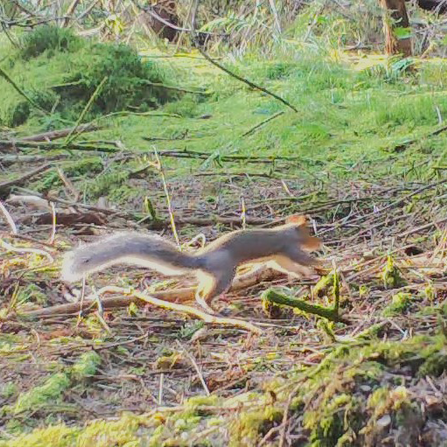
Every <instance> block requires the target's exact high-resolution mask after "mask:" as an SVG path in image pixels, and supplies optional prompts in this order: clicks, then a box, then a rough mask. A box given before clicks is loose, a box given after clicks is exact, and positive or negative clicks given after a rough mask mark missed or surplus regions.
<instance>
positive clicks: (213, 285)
mask: <svg viewBox="0 0 447 447" xmlns="http://www.w3.org/2000/svg"><path fill="white" fill-rule="evenodd" d="M235 273H236V272H235V271H234V270H230V271H225V272H222V273H221V274H220V275H211V274H209V273H207V272H202V271H201V272H200V274H198V275H197V277H198V279H199V286H198V287H197V290H196V295H195V297H196V302H197V304H199V305H200V306H201V307H202V308H203V309H205V310H206V311H207V312H208V313H211V314H216V311H215V310H214V309H213V308H212V307H211V304H212V300H213V298H216V297H218V296H219V295H222V294H223V293H225V292H227V291H228V290H229V289H230V287H231V284H232V282H233V278H234V276H235Z"/></svg>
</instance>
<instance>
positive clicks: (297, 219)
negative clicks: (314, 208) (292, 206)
mask: <svg viewBox="0 0 447 447" xmlns="http://www.w3.org/2000/svg"><path fill="white" fill-rule="evenodd" d="M286 223H287V224H291V223H293V224H295V225H298V226H300V227H302V226H304V225H306V224H307V220H306V217H305V216H303V215H301V214H293V215H292V216H289V217H288V218H287V219H286Z"/></svg>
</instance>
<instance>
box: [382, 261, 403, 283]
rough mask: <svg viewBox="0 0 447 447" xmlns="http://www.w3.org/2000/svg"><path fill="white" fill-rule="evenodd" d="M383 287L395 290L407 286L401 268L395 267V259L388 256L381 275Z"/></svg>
mask: <svg viewBox="0 0 447 447" xmlns="http://www.w3.org/2000/svg"><path fill="white" fill-rule="evenodd" d="M381 277H382V280H383V285H384V287H385V288H386V289H395V288H397V287H402V286H403V285H405V281H404V280H403V278H402V275H401V273H400V270H399V268H398V267H397V266H396V265H395V263H394V259H393V258H392V257H391V256H388V258H387V262H386V265H385V268H384V269H383V271H382V274H381Z"/></svg>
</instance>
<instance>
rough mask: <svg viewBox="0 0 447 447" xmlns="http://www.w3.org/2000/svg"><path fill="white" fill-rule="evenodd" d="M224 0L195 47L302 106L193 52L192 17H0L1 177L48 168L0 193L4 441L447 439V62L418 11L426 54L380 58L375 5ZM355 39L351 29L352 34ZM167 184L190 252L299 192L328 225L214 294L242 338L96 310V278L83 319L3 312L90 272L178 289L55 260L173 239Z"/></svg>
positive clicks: (139, 312) (348, 442)
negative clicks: (312, 266) (21, 20)
mask: <svg viewBox="0 0 447 447" xmlns="http://www.w3.org/2000/svg"><path fill="white" fill-rule="evenodd" d="M217 3H219V5H217ZM227 3H231V5H232V6H231V8H232V9H231V10H228V9H227V10H225V13H221V17H219V18H216V17H215V15H218V14H219V13H217V12H215V10H214V9H213V10H212V11H211V6H210V5H208V3H207V1H206V0H205V2H203V3H202V2H201V5H200V8H199V9H198V11H197V24H198V27H200V31H201V32H203V31H210V32H212V33H213V34H212V35H211V36H210V42H209V43H208V45H205V46H204V50H205V51H207V52H208V54H210V55H211V56H212V57H213V58H214V59H216V61H218V62H219V63H221V64H222V65H223V66H225V67H227V68H228V69H230V70H231V71H233V72H234V73H236V74H237V75H238V76H241V77H243V78H247V79H249V80H250V81H252V82H254V83H256V84H258V85H260V86H262V87H264V88H266V89H268V90H269V91H271V92H274V93H275V94H277V95H280V96H281V97H282V98H284V99H285V100H286V101H288V102H289V103H290V104H292V105H293V106H294V107H296V109H297V110H298V113H296V112H294V111H293V110H292V109H291V108H288V107H286V106H285V105H284V104H282V103H281V102H279V101H277V100H276V99H275V98H273V97H272V96H270V95H268V94H266V93H265V92H261V91H259V90H257V89H254V88H252V87H249V86H248V85H246V84H244V83H241V82H240V81H239V80H237V79H235V78H233V77H231V76H229V75H228V74H226V73H224V72H223V71H221V70H219V69H218V68H217V67H216V66H214V65H212V64H210V63H209V62H208V61H207V60H206V59H204V58H203V57H202V55H201V54H200V52H199V51H197V50H191V48H190V47H189V46H188V45H189V43H190V42H189V40H188V39H190V36H188V33H184V34H185V35H182V36H179V40H178V41H177V42H175V43H170V44H168V43H167V42H165V41H162V40H161V39H160V40H157V41H156V43H157V45H155V44H154V40H153V36H152V35H151V36H150V39H149V38H148V36H143V38H142V34H141V29H140V28H138V27H137V25H136V23H134V24H133V25H132V30H131V31H128V34H126V37H125V38H124V37H123V34H122V31H120V30H122V29H125V28H126V26H127V25H126V24H127V22H126V20H125V15H124V14H123V15H122V16H119V15H118V14H115V13H114V12H113V14H112V11H107V12H105V11H102V10H101V9H96V8H102V7H103V6H98V7H95V6H94V9H93V13H92V14H91V15H88V14H87V15H88V20H87V22H86V23H85V22H82V21H81V22H82V25H83V26H84V27H86V28H88V29H89V30H90V29H95V28H93V27H94V26H96V25H98V21H99V22H100V23H101V26H100V27H99V29H100V30H101V31H99V32H100V33H101V34H100V39H99V38H97V36H96V37H93V38H91V39H87V38H85V37H82V36H79V35H76V34H75V32H74V31H72V30H78V29H79V27H80V25H79V23H81V22H79V23H77V24H76V25H74V24H73V26H71V28H64V27H55V26H48V25H44V26H36V27H34V29H33V30H32V31H28V28H26V27H24V28H25V29H26V31H24V30H17V31H16V29H15V28H14V27H12V30H13V32H12V34H11V35H9V38H8V37H7V36H6V34H5V35H1V36H0V53H1V54H2V56H1V59H0V68H1V69H2V70H3V72H0V91H1V92H2V101H1V102H0V132H1V138H0V140H1V141H0V143H1V144H2V145H3V146H2V147H4V148H5V150H4V153H2V155H1V158H2V160H1V166H2V169H3V170H2V173H1V174H0V183H2V182H7V181H10V180H11V179H16V178H19V177H20V176H21V175H22V174H24V173H25V172H28V171H30V170H32V169H34V168H35V167H38V166H41V165H42V164H47V163H48V164H49V166H48V169H46V170H44V171H43V172H41V173H40V174H39V175H36V176H34V177H31V178H29V179H27V180H26V181H24V182H20V183H18V184H17V185H15V186H14V187H13V188H12V189H11V190H9V189H8V188H5V189H4V190H2V191H0V193H1V194H2V196H1V201H2V204H3V203H4V204H5V207H6V209H7V210H8V211H9V212H10V213H11V216H12V217H11V218H12V220H13V221H14V222H15V223H16V226H17V228H18V233H19V235H18V236H17V235H14V234H12V231H11V232H10V228H8V227H5V228H3V227H2V228H1V230H2V236H1V238H2V239H1V241H0V242H2V244H3V240H4V241H7V243H8V244H10V247H8V246H7V245H2V248H1V250H2V252H1V253H0V275H2V280H1V281H0V296H2V303H1V306H0V307H1V308H0V365H1V366H2V367H1V368H0V383H1V385H0V415H1V416H2V418H3V419H4V423H3V424H2V427H1V428H2V430H1V431H0V447H19V446H22V445H23V446H30V447H41V446H42V447H43V446H49V447H71V446H90V445H95V446H96V445H98V446H103V447H109V446H119V447H139V446H141V447H143V446H146V445H147V446H151V447H158V446H162V447H174V446H175V447H177V446H191V445H193V446H210V447H215V446H216V447H220V446H222V447H223V446H227V445H230V446H243V447H244V446H246V447H252V446H257V445H260V444H262V443H263V444H262V445H265V446H276V445H283V446H284V447H286V446H289V445H292V444H291V443H293V442H294V440H296V442H297V443H301V444H302V445H305V446H309V447H335V446H337V447H341V446H346V447H347V446H353V447H356V446H364V445H381V444H382V443H386V442H388V443H390V445H391V444H393V445H418V443H420V442H422V443H425V445H433V446H435V445H443V443H445V442H447V438H446V437H445V430H444V425H443V424H444V422H443V421H445V420H446V418H447V406H446V404H445V399H443V396H442V392H441V391H442V390H443V389H444V388H445V384H444V382H445V379H444V377H445V374H446V370H447V346H446V339H447V338H446V337H447V319H446V317H447V301H446V299H447V292H446V287H445V262H446V261H445V259H446V253H445V247H446V234H445V230H444V226H445V212H444V209H445V205H446V202H447V199H446V197H447V195H446V182H445V179H446V177H445V171H446V166H447V151H446V144H447V131H445V129H444V127H443V126H444V121H445V117H446V116H447V91H446V81H447V75H446V73H447V71H446V69H447V61H446V60H445V59H441V58H436V57H432V56H433V55H439V54H442V51H444V49H445V45H446V41H445V38H444V37H443V36H441V34H442V33H441V31H440V29H438V28H435V31H434V32H433V33H432V34H433V36H434V37H433V39H432V40H431V41H430V47H429V48H426V47H424V46H423V44H422V43H421V42H420V41H419V40H417V39H415V46H416V47H417V48H418V52H417V54H423V55H424V58H419V57H417V56H416V57H414V58H411V59H405V60H402V59H401V58H399V57H395V58H394V57H392V58H386V57H384V56H382V55H379V54H376V52H375V50H376V47H375V46H374V45H372V44H371V46H372V49H371V48H370V46H369V43H370V42H375V41H376V40H377V39H378V36H381V34H379V33H381V26H382V20H381V17H380V15H379V13H378V11H377V9H376V6H377V5H376V3H377V2H375V3H374V5H375V6H374V5H372V2H356V3H355V4H354V3H353V4H352V8H348V11H347V12H346V11H345V9H342V10H341V11H342V12H343V13H345V15H349V17H348V18H347V17H345V16H344V15H343V14H341V13H340V12H339V11H337V9H338V8H334V6H333V5H332V4H331V6H327V8H328V9H327V10H325V11H326V12H325V13H324V14H322V12H321V11H322V10H323V9H322V5H323V3H322V2H318V1H316V2H311V3H312V4H311V5H310V6H306V7H303V8H302V10H301V11H300V12H294V14H295V16H293V14H292V12H291V10H290V9H288V6H286V5H283V9H280V10H279V11H278V12H277V13H278V14H279V15H280V17H281V15H282V17H283V21H282V22H281V23H279V24H278V23H276V21H275V14H276V13H275V11H272V10H271V6H270V9H269V8H264V7H260V8H258V9H257V11H255V12H252V11H251V9H252V8H251V9H250V10H247V11H245V10H244V9H243V8H242V6H241V5H240V3H243V2H227ZM272 3H273V4H277V3H279V2H272ZM284 3H287V2H284ZM329 3H330V2H329ZM269 4H270V3H269ZM204 5H207V6H209V11H208V10H206V7H205V6H204ZM365 5H366V6H365ZM183 6H184V5H183ZM213 6H215V9H216V10H219V8H221V9H222V8H223V7H222V5H221V4H220V2H216V5H213ZM323 6H324V5H323ZM84 7H85V5H83V2H81V4H80V5H79V8H84ZM188 7H189V6H188ZM240 7H241V8H242V12H243V13H241V10H239V9H238V8H240ZM365 8H367V9H366V11H368V13H371V17H372V18H371V20H370V21H365V20H364V14H365ZM3 9H4V10H3ZM5 11H6V9H5V8H4V7H3V6H1V5H0V18H1V16H2V14H4V13H5V14H6V12H5ZM8 11H9V12H8V14H9V13H10V14H12V12H11V10H10V7H8ZM82 11H83V12H85V10H83V9H82ZM180 12H181V13H182V14H185V11H184V10H181V11H180ZM348 12H349V14H348ZM127 13H129V12H128V11H126V14H127ZM131 13H135V11H133V12H132V11H131ZM129 14H130V13H129ZM188 14H189V13H188ZM252 14H254V15H252ZM285 14H289V15H290V17H289V16H288V17H287V20H286V19H285V18H284V15H285ZM423 14H425V13H421V12H419V13H418V15H412V17H413V18H417V20H419V22H417V23H418V24H419V26H420V27H422V26H423V25H421V23H422V24H425V22H424V21H423V20H422V19H424V20H425V17H426V16H424V15H423ZM428 17H429V18H430V20H433V21H435V18H433V17H432V16H428ZM11 18H12V16H11ZM361 18H363V20H360V19H361ZM27 20H33V18H32V17H28V18H27ZM430 20H428V19H427V23H429V22H430ZM436 20H437V19H436ZM366 22H368V23H366ZM430 23H431V22H430ZM434 23H438V22H434ZM285 24H287V26H286V25H285ZM134 25H135V30H134V28H133V26H134ZM278 25H281V26H283V30H282V31H281V32H279V31H278V30H277V26H278ZM424 26H425V25H424ZM427 26H428V25H427ZM433 26H435V25H433ZM436 26H437V25H436ZM267 28H268V29H267ZM421 30H422V31H421ZM219 33H223V34H224V36H222V37H221V36H220V35H219ZM424 33H425V28H418V34H417V36H419V35H422V34H424ZM427 35H428V36H431V34H430V33H428V34H427ZM228 36H229V37H228ZM151 39H152V40H151ZM219 39H220V40H219ZM124 42H127V43H124ZM148 42H150V43H148ZM359 42H360V43H366V44H367V45H366V47H365V48H367V49H365V50H363V49H358V48H356V49H354V50H352V45H356V44H357V43H359ZM380 42H381V41H380ZM380 45H382V43H380ZM418 45H419V46H418ZM347 46H349V47H351V48H350V49H349V48H346V47H347ZM260 48H262V51H261V50H260ZM87 123H91V124H92V125H94V126H95V127H94V128H92V129H90V130H89V131H85V132H81V133H77V131H75V132H69V133H68V135H67V134H64V135H63V136H62V137H61V138H56V137H54V136H53V137H51V138H49V141H46V140H45V141H41V142H38V143H35V142H32V143H30V142H29V141H28V142H27V141H26V140H23V139H22V138H23V137H27V136H31V135H35V134H39V133H41V132H45V131H53V130H56V131H58V130H61V129H65V128H73V127H78V126H80V125H84V124H87ZM77 130H80V127H78V129H77ZM84 130H85V129H84ZM8 140H9V141H10V140H14V141H15V145H13V144H11V143H10V142H8ZM16 156H19V157H35V160H34V161H33V162H28V161H26V160H29V158H28V159H22V161H18V160H19V159H18V158H17V159H14V157H16ZM23 160H25V161H23ZM56 168H58V169H56ZM166 191H167V193H168V194H169V199H170V207H171V209H172V211H173V217H174V219H175V221H176V223H177V224H178V227H177V231H178V234H179V237H180V242H181V245H182V249H184V250H189V249H191V250H192V249H193V248H192V247H194V248H196V247H198V246H199V245H200V243H201V239H200V238H197V237H196V236H198V235H199V234H200V236H201V237H202V236H204V239H205V240H206V243H208V242H209V241H210V240H212V239H214V238H215V237H217V236H218V235H219V234H221V233H223V232H225V231H228V230H229V229H236V228H240V227H243V226H247V227H250V226H252V224H253V222H255V223H256V224H259V225H264V224H265V223H267V225H268V224H270V223H271V222H277V221H279V219H280V218H282V217H284V216H287V215H289V214H292V213H295V212H299V213H304V214H309V215H310V216H311V218H312V220H311V222H312V225H313V229H312V231H314V232H316V233H317V235H318V236H319V237H321V239H322V240H323V241H324V243H325V246H324V248H323V249H322V250H321V252H320V253H318V257H320V258H321V259H322V261H323V262H322V264H323V265H322V266H321V269H317V275H315V277H311V278H306V279H303V280H301V279H298V280H296V279H295V278H287V277H285V276H284V277H282V278H275V279H274V282H271V281H270V279H269V280H266V281H264V280H260V281H259V283H258V284H256V285H255V286H254V287H250V288H249V289H243V290H241V291H238V292H232V293H231V294H228V296H225V297H221V298H220V299H219V300H217V301H219V302H218V303H217V305H218V306H220V309H224V311H225V312H228V313H229V315H230V316H232V317H235V318H241V319H246V320H248V321H250V320H252V321H253V323H254V324H257V325H259V327H262V329H263V330H264V331H265V332H264V334H263V335H261V336H259V337H254V336H253V335H251V334H250V335H247V334H246V333H244V332H241V331H238V330H235V329H232V328H228V327H225V328H222V327H219V326H216V325H209V324H205V323H203V322H202V321H197V320H193V319H191V318H185V317H184V316H183V315H182V314H180V313H176V312H172V313H169V314H168V313H167V312H166V311H163V310H160V309H156V308H155V307H153V306H147V307H144V306H141V305H140V303H138V302H135V303H132V304H131V305H130V306H128V307H127V308H125V309H121V310H119V309H110V308H107V307H106V308H103V307H102V304H101V303H103V301H101V300H102V298H104V297H105V296H106V295H105V296H104V297H103V296H101V300H98V301H95V304H94V306H93V307H92V308H91V309H89V311H90V313H89V314H88V315H87V314H84V313H83V312H78V311H77V310H76V311H75V312H73V313H72V314H70V315H67V314H65V313H60V314H56V315H53V316H51V318H48V319H45V320H44V321H38V320H33V321H31V319H27V320H26V319H24V318H23V319H22V318H20V317H21V315H23V314H22V313H24V312H26V311H29V310H32V309H36V308H39V307H45V306H53V305H61V304H66V303H67V302H71V301H75V300H76V299H77V298H79V297H80V296H81V295H82V293H83V292H85V294H84V295H82V297H83V298H82V299H85V298H86V297H88V299H91V297H92V296H93V297H95V299H96V291H97V290H98V289H100V288H101V287H102V286H108V285H126V286H128V287H135V288H137V287H138V288H140V287H141V288H147V290H148V293H152V292H154V291H161V290H172V289H173V288H183V287H188V286H190V285H191V284H192V281H189V278H186V279H185V278H183V276H182V277H180V278H174V279H166V278H164V277H162V276H158V275H156V274H153V272H147V271H145V270H142V269H139V268H128V267H126V266H114V267H113V268H111V269H110V270H107V271H106V272H102V273H101V274H100V275H97V276H93V277H92V278H89V279H88V281H87V285H86V289H85V290H84V291H82V292H81V287H80V286H79V284H75V285H74V286H73V288H72V289H71V288H68V287H67V285H66V284H64V283H62V282H61V281H60V279H59V266H60V259H61V255H62V252H63V251H65V250H66V249H67V248H68V247H72V246H76V245H77V244H78V243H79V241H81V240H83V241H84V240H85V241H90V240H93V239H94V238H96V237H97V235H98V234H104V233H109V232H114V231H121V230H129V229H136V230H137V231H147V230H154V231H159V230H163V233H167V235H166V236H167V237H170V234H169V228H170V218H171V217H172V216H171V215H170V211H171V209H169V207H168V204H167V202H168V201H167V193H166ZM10 193H11V194H10ZM16 193H18V194H29V195H32V194H43V195H44V196H45V195H46V194H48V195H50V196H52V197H53V198H56V199H58V201H57V202H54V205H55V208H54V209H52V208H51V207H50V206H49V205H48V203H47V202H46V201H45V200H44V201H43V202H44V204H42V203H41V204H40V206H41V207H40V208H38V209H37V210H34V208H33V207H32V205H30V204H27V203H25V204H23V205H17V206H15V205H13V203H12V202H10V201H8V199H10V197H11V196H12V194H16ZM73 202H75V203H73ZM86 206H87V207H86ZM4 215H5V214H3V213H2V214H1V215H0V219H3V216H4ZM54 218H55V223H56V225H54ZM78 218H79V220H78ZM98 218H99V219H98ZM83 219H84V220H83ZM92 221H93V222H95V223H94V224H92V223H91V222H92ZM1 222H2V224H3V220H2V221H1ZM98 222H99V223H98ZM9 225H10V226H11V224H10V223H9ZM165 230H167V231H165ZM193 238H194V241H192V239H193ZM199 239H200V240H199ZM191 241H192V243H191V244H190V245H191V246H192V247H189V246H188V244H189V243H190V242H191ZM11 246H12V248H11ZM51 257H53V258H54V259H55V262H51ZM326 261H328V262H326ZM334 272H336V273H334ZM271 286H272V287H274V289H269V287H271ZM3 297H4V298H3ZM108 297H110V296H108ZM263 297H264V298H267V299H264V300H262V298H263ZM115 298H119V297H118V295H112V299H115ZM268 298H269V299H270V300H268ZM262 307H264V313H265V314H266V315H267V317H266V315H262ZM293 307H298V308H299V310H291V308H293ZM339 307H340V308H339ZM288 310H289V312H287V311H288ZM267 318H268V319H269V320H267ZM330 320H332V321H330ZM290 440H292V441H290ZM289 441H290V442H289ZM281 443H282V444H281ZM301 444H300V445H301Z"/></svg>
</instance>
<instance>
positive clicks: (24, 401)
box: [13, 373, 70, 414]
mask: <svg viewBox="0 0 447 447" xmlns="http://www.w3.org/2000/svg"><path fill="white" fill-rule="evenodd" d="M69 386H70V379H69V378H68V377H67V375H66V374H63V373H57V374H54V375H52V376H50V377H49V378H48V379H47V380H46V381H45V383H44V384H43V385H41V386H37V387H35V388H33V389H31V390H30V391H28V392H26V393H23V394H21V395H20V396H19V398H18V399H17V402H16V404H15V406H14V408H13V412H14V413H15V414H18V413H21V412H22V411H27V410H33V411H35V410H37V409H38V408H39V407H40V406H42V405H44V404H47V403H50V402H51V403H54V402H55V401H59V400H60V399H61V398H62V394H63V392H64V391H65V390H66V389H67V388H68V387H69Z"/></svg>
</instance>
